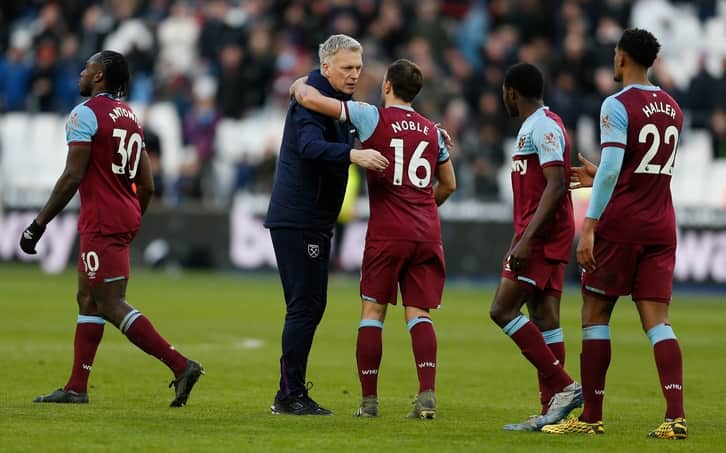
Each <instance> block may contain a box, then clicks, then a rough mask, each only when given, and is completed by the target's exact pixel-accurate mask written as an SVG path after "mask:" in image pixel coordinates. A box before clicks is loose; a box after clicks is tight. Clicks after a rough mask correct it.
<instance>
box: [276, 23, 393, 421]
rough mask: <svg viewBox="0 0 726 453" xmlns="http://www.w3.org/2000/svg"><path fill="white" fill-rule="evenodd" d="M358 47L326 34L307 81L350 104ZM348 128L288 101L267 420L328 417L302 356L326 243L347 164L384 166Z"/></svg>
mask: <svg viewBox="0 0 726 453" xmlns="http://www.w3.org/2000/svg"><path fill="white" fill-rule="evenodd" d="M362 52H363V49H362V47H361V45H360V43H358V41H356V40H355V39H353V38H351V37H349V36H346V35H333V36H331V37H330V38H328V39H327V40H326V41H325V42H324V43H323V44H321V45H320V49H319V52H318V53H319V57H320V69H319V70H314V71H312V72H311V73H310V74H309V76H308V80H307V83H308V84H310V85H312V86H314V87H315V88H317V89H318V90H319V91H320V92H321V93H323V94H325V95H328V96H331V97H335V98H337V99H340V100H341V101H345V100H349V99H350V98H351V96H352V94H353V91H354V90H355V87H356V85H357V83H358V77H359V76H360V71H361V67H362V65H363V63H362ZM353 132H354V131H353V130H352V128H351V126H350V124H348V123H341V122H338V121H336V120H334V119H330V118H327V117H325V116H323V115H321V114H319V113H315V112H313V111H311V110H307V109H305V108H304V107H302V106H301V105H299V104H297V102H296V101H295V100H294V99H293V100H291V102H290V107H289V109H288V112H287V118H286V119H285V131H284V133H283V137H282V145H281V146H280V156H279V159H278V164H277V171H276V174H275V182H274V185H273V188H272V197H271V198H270V206H269V208H268V211H267V219H266V220H265V226H266V227H267V228H269V229H270V236H271V237H272V244H273V246H274V249H275V257H276V259H277V267H278V269H279V272H280V280H281V281H282V287H283V290H284V293H285V304H286V305H287V312H286V315H285V327H284V328H283V331H282V357H281V358H280V388H279V390H278V392H277V395H276V396H275V401H274V403H273V405H272V408H271V409H272V412H273V413H274V414H280V413H284V414H293V415H330V414H332V412H331V411H329V410H327V409H324V408H322V407H320V406H319V405H318V404H317V403H316V402H315V401H313V399H312V398H310V396H309V395H308V390H309V387H307V386H306V384H305V371H306V368H307V363H308V354H309V353H310V348H311V346H312V342H313V336H314V335H315V329H316V328H317V326H318V324H319V323H320V320H321V318H322V317H323V312H324V311H325V305H326V303H327V291H328V266H329V260H330V239H331V236H332V232H333V227H334V225H335V221H336V219H337V217H338V214H339V212H340V207H341V204H342V202H343V196H344V195H345V187H346V184H347V182H348V166H349V165H350V164H351V163H354V164H357V165H359V166H361V167H363V168H366V169H368V170H372V171H383V170H384V169H385V168H386V167H387V166H388V160H387V159H386V158H385V157H383V156H382V155H381V154H380V153H379V152H378V151H375V150H372V149H362V150H359V149H353V148H352V145H353Z"/></svg>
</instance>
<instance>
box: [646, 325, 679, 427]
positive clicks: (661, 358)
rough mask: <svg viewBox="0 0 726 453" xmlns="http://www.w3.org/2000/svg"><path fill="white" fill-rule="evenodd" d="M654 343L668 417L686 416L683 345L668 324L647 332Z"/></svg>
mask: <svg viewBox="0 0 726 453" xmlns="http://www.w3.org/2000/svg"><path fill="white" fill-rule="evenodd" d="M647 334H648V339H649V340H650V344H652V345H653V353H654V355H655V366H656V368H657V369H658V377H659V378H660V385H661V387H662V390H663V396H664V397H665V399H666V415H665V416H666V418H670V419H675V418H679V417H685V416H686V415H685V412H684V409H683V357H682V355H681V347H680V346H679V345H678V340H677V339H676V335H675V333H674V332H673V329H672V328H671V326H670V325H668V324H658V325H657V326H654V327H652V328H651V329H650V330H648V332H647Z"/></svg>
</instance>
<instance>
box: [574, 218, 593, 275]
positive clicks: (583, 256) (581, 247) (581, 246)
mask: <svg viewBox="0 0 726 453" xmlns="http://www.w3.org/2000/svg"><path fill="white" fill-rule="evenodd" d="M594 248H595V230H594V229H592V230H585V231H583V232H582V236H580V241H579V242H578V243H577V263H578V264H579V265H580V266H582V268H583V269H585V270H586V271H587V272H592V271H594V270H595V268H596V267H597V263H595V255H594V253H593V249H594Z"/></svg>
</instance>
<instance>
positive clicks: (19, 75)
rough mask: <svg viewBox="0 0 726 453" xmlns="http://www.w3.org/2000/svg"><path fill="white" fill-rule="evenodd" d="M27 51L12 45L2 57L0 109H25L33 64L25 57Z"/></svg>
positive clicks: (10, 110)
mask: <svg viewBox="0 0 726 453" xmlns="http://www.w3.org/2000/svg"><path fill="white" fill-rule="evenodd" d="M24 53H25V51H24V50H23V49H22V48H21V47H19V46H17V45H12V44H11V46H10V48H8V50H7V52H5V55H3V56H2V58H0V110H4V111H7V112H12V111H19V110H24V109H25V108H26V105H25V97H26V94H27V92H28V85H29V83H30V75H31V73H32V66H31V65H30V63H29V62H28V61H27V60H26V59H25V56H24Z"/></svg>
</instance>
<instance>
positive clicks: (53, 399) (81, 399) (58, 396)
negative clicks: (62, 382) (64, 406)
mask: <svg viewBox="0 0 726 453" xmlns="http://www.w3.org/2000/svg"><path fill="white" fill-rule="evenodd" d="M33 402H34V403H71V404H87V403H88V393H78V392H74V391H73V390H63V389H58V390H56V391H55V392H53V393H51V394H50V395H41V396H36V397H35V399H33Z"/></svg>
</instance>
